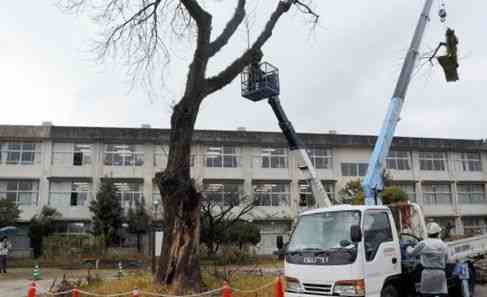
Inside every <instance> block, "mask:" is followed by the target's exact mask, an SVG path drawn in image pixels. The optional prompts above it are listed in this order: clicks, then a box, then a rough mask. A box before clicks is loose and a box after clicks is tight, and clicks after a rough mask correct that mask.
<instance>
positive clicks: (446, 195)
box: [423, 183, 452, 204]
mask: <svg viewBox="0 0 487 297" xmlns="http://www.w3.org/2000/svg"><path fill="white" fill-rule="evenodd" d="M423 198H424V204H452V195H451V187H450V184H440V183H437V184H436V183H435V184H423Z"/></svg>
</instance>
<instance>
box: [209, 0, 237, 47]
mask: <svg viewBox="0 0 487 297" xmlns="http://www.w3.org/2000/svg"><path fill="white" fill-rule="evenodd" d="M245 3H246V0H238V4H237V7H236V8H235V12H234V13H233V16H232V18H231V19H230V20H229V21H228V23H227V25H226V26H225V29H223V31H222V33H221V34H220V36H218V37H217V38H216V39H215V40H214V41H213V42H211V43H210V54H209V55H210V57H213V56H214V55H215V54H216V53H217V52H218V51H220V50H221V49H222V48H223V47H224V46H225V45H226V44H227V43H228V40H229V39H230V38H231V37H232V36H233V34H235V31H237V28H238V26H240V24H241V23H242V21H243V20H244V18H245Z"/></svg>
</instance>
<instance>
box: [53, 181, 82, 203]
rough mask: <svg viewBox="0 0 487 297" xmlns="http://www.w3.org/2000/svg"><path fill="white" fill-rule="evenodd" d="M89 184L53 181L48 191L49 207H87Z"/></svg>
mask: <svg viewBox="0 0 487 297" xmlns="http://www.w3.org/2000/svg"><path fill="white" fill-rule="evenodd" d="M90 187H91V184H90V183H88V182H77V181H68V182H66V181H54V182H51V185H50V189H49V205H51V206H53V207H55V208H56V207H57V208H66V207H83V206H85V207H86V206H88V200H89V199H88V198H89V196H90Z"/></svg>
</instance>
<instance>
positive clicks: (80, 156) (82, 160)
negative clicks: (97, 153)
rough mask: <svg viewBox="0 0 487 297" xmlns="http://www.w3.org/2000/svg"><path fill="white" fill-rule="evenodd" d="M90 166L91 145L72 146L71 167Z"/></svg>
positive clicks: (76, 144) (77, 144)
mask: <svg viewBox="0 0 487 297" xmlns="http://www.w3.org/2000/svg"><path fill="white" fill-rule="evenodd" d="M88 164H91V144H79V143H75V144H74V149H73V165H74V166H82V165H88Z"/></svg>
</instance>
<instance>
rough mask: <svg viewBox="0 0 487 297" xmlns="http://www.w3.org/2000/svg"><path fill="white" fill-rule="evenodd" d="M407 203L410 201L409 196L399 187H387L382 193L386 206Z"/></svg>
mask: <svg viewBox="0 0 487 297" xmlns="http://www.w3.org/2000/svg"><path fill="white" fill-rule="evenodd" d="M406 201H408V194H406V193H405V192H404V191H403V190H401V189H400V188H398V187H386V188H384V192H382V203H384V205H389V204H393V203H397V202H406Z"/></svg>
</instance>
